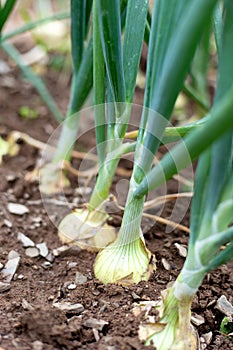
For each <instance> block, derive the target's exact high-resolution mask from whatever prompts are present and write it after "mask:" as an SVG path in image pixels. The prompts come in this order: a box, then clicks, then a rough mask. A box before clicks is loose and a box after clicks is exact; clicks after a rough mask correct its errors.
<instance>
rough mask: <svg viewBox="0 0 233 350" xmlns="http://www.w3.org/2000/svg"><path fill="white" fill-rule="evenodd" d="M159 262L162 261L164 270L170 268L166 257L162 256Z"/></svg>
mask: <svg viewBox="0 0 233 350" xmlns="http://www.w3.org/2000/svg"><path fill="white" fill-rule="evenodd" d="M161 262H162V264H163V267H164V268H165V270H167V271H169V270H171V265H170V264H169V262H168V261H167V260H166V259H164V258H162V260H161Z"/></svg>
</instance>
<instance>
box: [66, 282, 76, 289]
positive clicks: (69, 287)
mask: <svg viewBox="0 0 233 350" xmlns="http://www.w3.org/2000/svg"><path fill="white" fill-rule="evenodd" d="M76 288H77V284H75V283H71V284H69V285H68V286H67V289H69V290H73V289H76Z"/></svg>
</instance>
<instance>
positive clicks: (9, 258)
mask: <svg viewBox="0 0 233 350" xmlns="http://www.w3.org/2000/svg"><path fill="white" fill-rule="evenodd" d="M18 257H19V253H18V252H16V251H15V250H11V251H10V252H9V253H8V257H7V258H8V260H11V259H14V258H18Z"/></svg>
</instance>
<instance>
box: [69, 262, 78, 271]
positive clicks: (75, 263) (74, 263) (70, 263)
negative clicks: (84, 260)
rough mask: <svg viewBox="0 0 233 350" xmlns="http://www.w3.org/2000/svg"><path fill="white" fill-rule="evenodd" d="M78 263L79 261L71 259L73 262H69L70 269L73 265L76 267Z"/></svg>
mask: <svg viewBox="0 0 233 350" xmlns="http://www.w3.org/2000/svg"><path fill="white" fill-rule="evenodd" d="M77 265H78V263H77V262H75V261H71V262H69V264H68V268H69V269H72V268H73V267H76V266H77Z"/></svg>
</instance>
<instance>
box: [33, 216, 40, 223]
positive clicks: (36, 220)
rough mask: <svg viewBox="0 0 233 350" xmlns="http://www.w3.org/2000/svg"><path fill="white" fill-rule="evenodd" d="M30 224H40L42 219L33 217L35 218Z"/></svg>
mask: <svg viewBox="0 0 233 350" xmlns="http://www.w3.org/2000/svg"><path fill="white" fill-rule="evenodd" d="M32 222H34V223H37V224H38V223H41V222H42V218H41V217H39V216H37V217H35V218H33V219H32Z"/></svg>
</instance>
